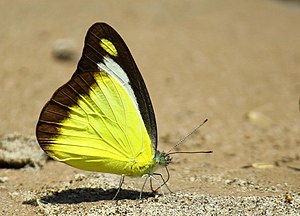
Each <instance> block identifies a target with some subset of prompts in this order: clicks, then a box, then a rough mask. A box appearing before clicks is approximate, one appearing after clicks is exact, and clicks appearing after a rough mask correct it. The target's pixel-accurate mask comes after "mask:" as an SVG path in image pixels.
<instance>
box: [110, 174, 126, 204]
mask: <svg viewBox="0 0 300 216" xmlns="http://www.w3.org/2000/svg"><path fill="white" fill-rule="evenodd" d="M124 179H125V175H121V179H120V183H119V188H118V190H117V192H116V194H115V196H114V197H113V200H115V199H116V198H117V196H118V194H119V192H120V190H121V187H122V185H123V183H124Z"/></svg>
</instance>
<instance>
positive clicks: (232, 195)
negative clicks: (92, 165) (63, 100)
mask: <svg viewBox="0 0 300 216" xmlns="http://www.w3.org/2000/svg"><path fill="white" fill-rule="evenodd" d="M0 18H1V19H0V26H1V28H0V47H1V52H0V59H1V64H0V70H1V73H0V89H1V91H0V99H1V103H0V116H1V123H0V135H1V137H2V139H1V142H0V147H1V151H0V160H1V163H0V164H1V167H5V168H1V169H0V200H1V201H0V202H1V205H0V208H1V210H0V214H1V215H35V214H41V215H43V214H44V215H59V214H60V215H97V214H98V215H101V214H111V215H115V214H121V215H126V214H128V215H146V214H148V215H156V214H158V213H159V214H161V215H167V214H169V215H170V214H173V215H191V214H197V213H198V214H208V215H211V214H221V215H229V214H234V215H239V214H240V215H255V214H256V215H259V214H267V215H273V214H276V215H283V214H285V215H297V213H298V214H300V183H299V182H300V136H299V135H300V133H299V131H300V121H299V120H300V112H299V96H300V28H299V22H300V3H299V2H298V1H275V0H274V1H273V0H265V1H261V0H252V1H238V0H236V1H234V0H228V1H222V0H214V1H210V0H204V1H173V0H169V1H167V0H166V1H159V2H158V1H128V0H125V1H99V0H95V1H74V0H72V1H71V0H65V1H38V0H35V1H29V2H28V1H16V0H12V1H1V2H0ZM98 21H104V22H107V23H109V24H110V25H112V26H113V27H114V28H115V29H116V30H117V31H118V32H119V33H120V34H121V35H122V37H123V38H124V40H125V41H126V43H127V45H128V46H129V48H130V50H131V51H132V54H133V56H134V58H135V60H136V62H137V64H138V65H139V68H140V70H141V72H142V74H143V76H144V79H145V82H146V84H147V86H148V90H149V92H150V95H151V98H152V102H153V105H154V108H155V112H156V118H157V123H158V130H159V144H158V148H159V149H160V150H168V149H170V148H171V147H172V146H173V145H174V143H176V142H177V141H178V140H180V139H181V138H182V137H184V136H185V135H187V134H188V133H189V132H190V131H191V130H192V129H193V128H194V127H195V126H196V125H197V124H199V123H201V122H202V121H203V120H204V119H205V118H208V119H209V121H208V122H207V123H206V124H205V125H204V126H203V127H202V128H201V129H200V130H199V131H198V133H197V134H194V136H192V137H190V138H189V139H188V140H187V141H186V142H185V143H184V144H182V145H181V146H180V147H179V150H213V151H214V153H213V154H207V155H175V156H174V163H173V164H171V165H170V166H169V169H170V172H171V180H170V182H169V187H170V188H171V189H172V191H173V192H175V194H168V191H167V189H166V188H164V191H163V192H164V193H165V196H154V197H152V196H150V195H151V194H146V197H147V198H146V199H144V200H143V201H140V200H137V197H138V196H139V191H140V189H141V185H142V184H143V181H144V179H138V178H137V179H130V178H127V179H126V182H125V185H124V187H123V188H124V190H122V191H121V193H120V197H119V200H118V201H112V200H111V198H112V196H113V194H114V193H115V191H116V188H117V186H118V182H119V177H118V176H114V175H109V174H108V175H107V174H105V175H104V174H101V173H91V172H84V171H81V170H77V169H74V168H71V167H69V166H67V165H64V164H61V163H58V162H55V161H46V160H45V158H44V157H43V156H42V155H40V154H39V153H38V151H39V147H38V145H37V144H36V141H35V139H34V133H35V125H36V122H37V119H38V116H39V114H40V111H41V109H42V107H43V105H44V104H45V103H46V102H47V100H49V98H50V96H51V95H52V94H53V92H54V91H55V90H56V89H57V88H58V87H59V86H61V85H62V84H64V83H65V82H66V81H67V80H68V79H69V78H70V77H71V75H72V73H73V72H74V70H75V67H76V64H77V61H78V59H79V57H80V54H81V50H82V45H83V40H84V35H85V33H86V30H87V29H88V27H89V26H90V25H91V24H93V23H94V22H98ZM61 40H63V41H67V43H69V44H70V45H69V49H70V50H71V53H72V54H73V57H72V58H71V59H69V60H58V59H57V58H55V57H54V56H53V50H55V47H56V44H57V43H58V41H61ZM15 132H16V133H18V134H22V136H19V135H9V134H13V133H15ZM7 135H9V136H7ZM11 143H14V144H11ZM14 146H15V147H14ZM35 147H37V148H35ZM27 149H28V151H27V152H26V150H27ZM28 152H29V154H28ZM30 153H32V154H30ZM7 161H13V162H12V163H11V164H13V165H11V166H14V167H15V168H14V169H12V168H7V167H9V166H10V165H9V164H10V162H7ZM24 166H25V168H21V169H19V168H20V167H24ZM34 167H35V168H34ZM17 168H18V169H17ZM162 174H164V171H163V170H162ZM147 190H148V188H147ZM160 193H162V192H160Z"/></svg>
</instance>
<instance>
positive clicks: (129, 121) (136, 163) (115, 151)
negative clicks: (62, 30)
mask: <svg viewBox="0 0 300 216" xmlns="http://www.w3.org/2000/svg"><path fill="white" fill-rule="evenodd" d="M36 137H37V140H38V143H39V145H40V147H41V148H42V149H43V150H44V151H45V152H46V153H47V154H48V155H49V156H50V157H52V158H53V159H55V160H58V161H61V162H64V163H66V164H68V165H71V166H73V167H76V168H79V169H82V170H89V171H98V172H104V173H113V174H118V175H122V178H121V181H120V186H119V189H118V192H119V190H120V188H121V185H122V183H123V181H124V177H125V176H132V177H138V176H143V175H145V174H146V175H148V176H151V175H153V174H155V170H156V169H157V168H158V167H159V166H162V167H167V165H168V164H169V163H170V162H171V160H172V158H171V157H170V153H165V152H160V151H158V150H157V126H156V120H155V115H154V110H153V106H152V103H151V100H150V96H149V93H148V91H147V88H146V85H145V82H144V80H143V78H142V75H141V73H140V72H139V69H138V67H137V65H136V63H135V61H134V59H133V57H132V55H131V53H130V51H129V49H128V47H127V46H126V44H125V42H124V41H123V39H122V38H121V36H120V35H119V34H118V33H117V32H116V31H115V30H114V29H113V28H112V27H111V26H109V25H108V24H106V23H95V24H93V25H92V26H91V27H90V28H89V30H88V32H87V35H86V37H85V43H84V48H83V52H82V56H81V58H80V60H79V62H78V65H77V69H76V71H75V73H74V74H73V75H72V77H71V79H70V80H69V81H68V82H67V83H66V84H64V85H63V86H61V87H60V88H59V89H58V90H56V91H55V93H54V94H53V96H52V97H51V99H50V100H49V101H48V102H47V103H46V105H45V106H44V108H43V109H42V111H41V114H40V117H39V120H38V123H37V126H36ZM162 179H163V178H162ZM168 180H169V172H168V179H167V180H166V181H168ZM163 181H164V183H163V184H164V185H165V184H166V181H165V180H163ZM143 187H144V186H143ZM142 190H143V189H142ZM118 192H117V193H118ZM141 193H142V191H141ZM116 195H117V194H116ZM116 195H115V197H116ZM140 196H141V195H140Z"/></svg>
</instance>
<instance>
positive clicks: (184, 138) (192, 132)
mask: <svg viewBox="0 0 300 216" xmlns="http://www.w3.org/2000/svg"><path fill="white" fill-rule="evenodd" d="M207 121H208V119H205V120H204V121H203V122H202V123H201V124H199V125H197V127H195V128H194V130H192V131H191V132H190V133H189V134H188V135H186V136H185V137H183V138H182V139H181V140H179V142H178V143H177V144H176V145H174V146H173V147H172V148H171V149H170V150H169V151H168V152H167V154H169V155H171V154H178V153H179V154H180V153H182V154H186V153H188V154H193V153H195V154H198V153H212V151H192V152H187V151H185V152H177V151H175V152H171V151H172V150H174V149H175V148H176V147H177V146H179V145H181V144H182V143H184V142H185V140H186V139H187V138H188V137H190V136H191V135H193V134H194V133H195V132H196V131H197V130H198V129H199V128H200V127H201V126H202V125H204V124H205V123H206V122H207Z"/></svg>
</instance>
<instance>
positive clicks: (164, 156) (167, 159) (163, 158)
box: [154, 151, 172, 167]
mask: <svg viewBox="0 0 300 216" xmlns="http://www.w3.org/2000/svg"><path fill="white" fill-rule="evenodd" d="M154 159H155V162H156V164H158V165H159V166H164V167H166V166H168V165H169V163H171V161H172V158H171V156H170V155H169V154H168V153H165V152H160V151H156V152H155V158H154Z"/></svg>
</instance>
